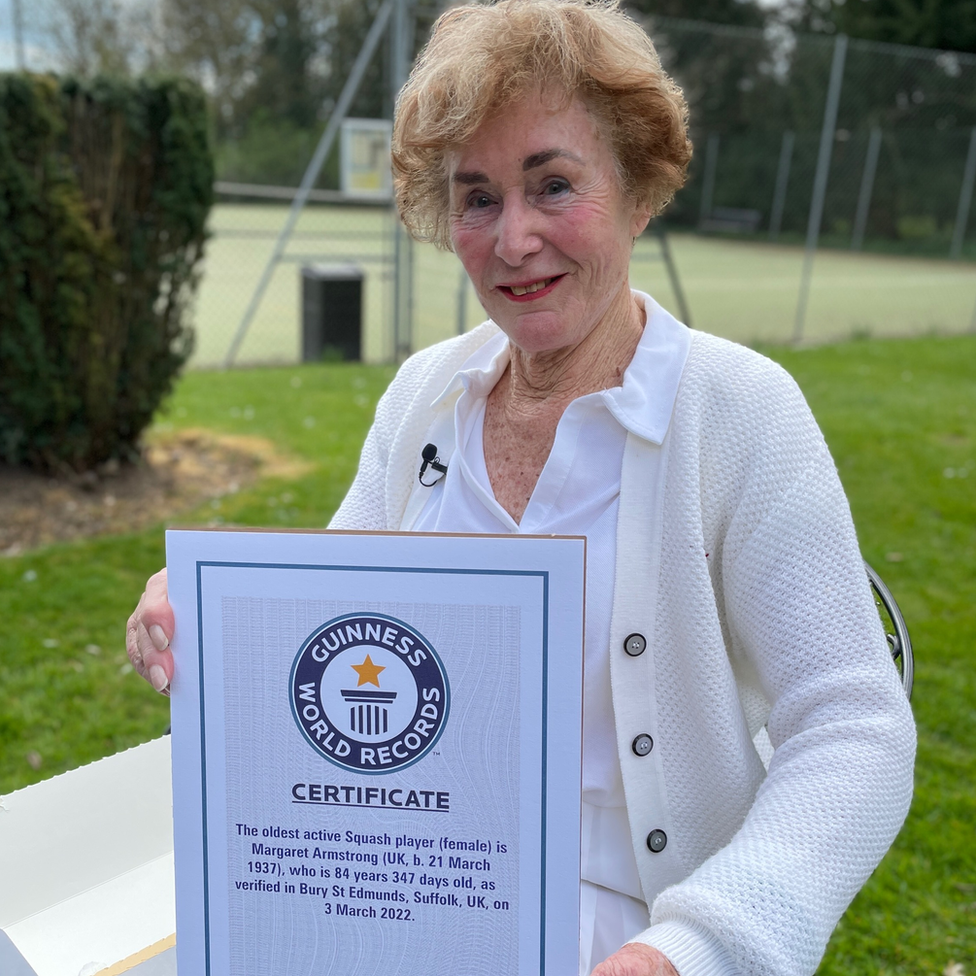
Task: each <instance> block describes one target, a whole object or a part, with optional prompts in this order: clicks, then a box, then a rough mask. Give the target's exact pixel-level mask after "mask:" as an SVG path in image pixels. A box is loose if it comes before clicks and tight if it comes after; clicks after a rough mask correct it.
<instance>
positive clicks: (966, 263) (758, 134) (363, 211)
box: [194, 18, 976, 366]
mask: <svg viewBox="0 0 976 976" xmlns="http://www.w3.org/2000/svg"><path fill="white" fill-rule="evenodd" d="M647 28H648V30H649V32H650V33H651V36H652V37H653V38H654V40H655V42H656V44H657V46H658V49H659V51H660V53H661V57H662V60H663V62H664V64H665V66H666V68H667V69H668V70H669V71H670V72H671V73H672V74H673V75H674V76H675V77H676V78H677V80H678V81H679V82H680V83H681V85H682V86H683V88H684V90H685V93H686V95H687V97H688V101H689V104H690V108H691V123H692V133H693V137H694V141H695V146H696V152H695V157H694V160H693V163H692V167H691V171H690V177H689V181H688V184H687V186H686V187H685V188H684V189H683V190H682V191H681V192H680V193H679V195H678V197H677V199H676V200H675V201H674V203H673V204H672V206H671V207H670V208H669V210H668V212H667V214H666V215H665V225H666V227H667V228H668V230H669V238H670V241H671V244H672V249H673V253H674V258H675V265H676V269H677V277H678V279H679V281H680V285H681V287H682V288H683V290H684V292H685V294H686V296H687V310H688V313H687V314H688V317H690V319H691V323H692V324H693V325H695V326H696V327H699V328H703V329H706V330H708V331H711V332H716V333H718V334H721V335H726V336H729V337H731V338H734V339H737V340H739V341H744V342H752V341H758V340H762V341H788V340H790V339H791V338H799V337H802V338H804V339H809V340H814V341H822V340H826V339H840V338H845V337H850V336H852V335H869V334H870V335H896V334H917V333H920V332H932V331H937V332H958V331H964V330H966V329H970V328H976V265H974V263H973V262H974V259H976V226H973V224H976V221H973V222H971V221H970V210H971V204H972V196H973V187H974V183H976V56H973V55H965V54H958V53H952V52H939V51H929V50H923V49H917V48H907V47H901V46H896V45H887V44H877V43H871V42H865V41H856V40H850V41H847V39H846V38H842V39H838V38H832V37H828V36H824V35H796V34H793V33H791V32H789V31H786V30H782V29H769V30H766V31H762V30H752V29H745V28H730V27H720V26H716V25H709V24H703V23H700V22H695V21H684V20H675V19H670V18H656V19H654V20H652V21H649V22H648V24H647ZM832 76H833V77H834V84H833V86H832V85H831V78H832ZM818 186H819V190H818ZM220 189H221V191H222V192H221V194H220V197H219V201H220V202H219V203H218V205H217V206H216V207H215V210H214V214H213V219H212V222H211V230H212V232H213V236H212V238H211V241H210V244H209V249H208V256H207V264H206V268H205V271H204V276H203V280H202V284H201V289H200V294H199V297H198V301H197V306H196V315H195V321H196V326H197V334H198V341H197V352H196V354H195V358H194V363H195V364H196V365H198V366H213V365H219V364H222V363H224V362H225V361H226V360H227V357H228V353H229V351H230V350H231V349H232V348H233V347H234V340H235V336H236V337H238V338H240V336H239V332H240V326H241V323H242V321H243V319H244V317H245V312H246V309H247V307H248V304H249V301H250V299H251V298H252V295H253V294H254V290H255V286H256V283H257V280H258V279H259V278H260V276H261V274H262V271H263V270H264V268H265V266H266V265H267V263H268V259H269V257H270V256H271V254H272V252H273V249H274V245H275V240H276V238H277V237H278V233H279V231H280V230H281V228H282V226H283V225H284V223H285V220H286V217H287V197H288V196H289V191H287V190H281V189H277V190H276V189H274V188H268V187H265V188H259V189H257V190H255V189H253V188H246V187H227V186H223V187H221V188H220ZM282 197H284V198H285V199H282ZM817 248H819V249H818V250H817ZM815 250H816V259H815V260H814V252H815ZM661 256H662V252H661V243H660V240H659V239H658V238H657V237H655V236H653V235H648V236H647V237H646V238H643V239H641V241H639V242H638V244H637V247H636V249H635V260H634V264H633V267H632V281H633V283H634V284H635V286H637V287H641V288H644V289H646V290H648V291H650V292H651V293H652V294H654V295H655V296H656V297H658V299H659V300H660V301H661V302H662V304H664V305H665V306H667V307H669V308H671V309H673V310H674V311H675V312H676V313H679V312H680V311H681V303H680V301H679V296H678V294H677V293H676V291H675V279H674V276H673V275H669V274H668V273H667V268H666V265H665V263H663V262H661V261H659V260H656V259H658V258H660V257H661ZM312 263H343V264H349V263H351V264H355V265H358V266H360V267H361V268H362V270H363V272H364V280H365V285H364V314H363V344H362V349H363V357H364V358H365V359H366V360H367V361H374V362H377V361H388V360H391V359H394V358H396V357H397V356H398V355H402V354H403V353H404V351H405V350H406V349H407V348H408V347H409V348H412V349H417V348H421V347H423V346H425V345H428V344H430V343H432V342H435V341H437V340H439V339H442V338H446V337H447V336H450V335H452V334H454V333H455V332H457V331H458V330H459V329H464V328H469V327H471V326H472V325H473V324H475V323H476V322H477V321H479V320H480V318H481V309H480V306H479V305H478V302H477V299H476V297H475V295H474V293H473V291H472V290H471V288H470V286H469V285H468V284H467V283H466V282H465V280H464V278H463V274H462V273H461V270H460V266H459V265H458V262H457V260H456V259H455V258H454V257H453V255H450V254H444V253H442V252H438V251H436V250H435V249H434V248H433V247H430V246H413V247H405V246H404V244H403V240H402V237H401V240H400V243H399V245H398V244H397V241H396V221H395V216H394V214H393V213H392V211H391V209H390V208H389V206H376V205H373V206H366V205H363V204H359V205H351V204H350V201H349V200H348V199H343V198H342V197H341V194H338V193H335V192H331V193H330V192H328V191H319V192H318V193H317V195H316V194H313V199H312V201H311V202H310V204H309V205H308V206H307V207H306V208H305V210H304V211H303V213H302V216H301V218H300V220H299V222H298V224H297V225H296V228H295V232H294V233H293V234H292V235H291V238H290V240H289V242H288V246H287V248H286V249H285V251H284V252H283V257H282V260H281V261H280V262H279V263H278V264H277V265H276V267H275V270H274V274H273V276H272V278H271V281H270V284H269V286H268V289H267V291H266V293H265V294H264V296H263V298H262V299H261V301H260V303H259V304H258V307H257V309H256V312H255V315H254V317H253V320H252V321H251V322H250V324H249V325H248V326H247V330H246V332H245V334H244V335H243V338H242V341H241V342H240V346H239V349H237V350H236V353H235V356H234V361H235V362H238V363H256V362H284V361H291V362H294V361H296V360H297V359H299V358H300V357H301V334H302V321H301V320H302V306H301V297H300V268H301V266H302V265H303V264H312ZM398 268H399V272H398V270H397V269H398ZM398 273H399V274H400V276H401V277H400V281H401V288H400V290H399V291H396V290H395V288H394V283H395V280H396V278H397V274H398ZM397 323H398V324H397ZM397 329H399V335H397V333H396V330H397Z"/></svg>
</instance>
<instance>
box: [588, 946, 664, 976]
mask: <svg viewBox="0 0 976 976" xmlns="http://www.w3.org/2000/svg"><path fill="white" fill-rule="evenodd" d="M591 976H678V970H677V969H675V968H674V966H672V965H671V963H670V962H668V959H667V956H665V955H664V954H663V953H661V952H659V951H658V950H657V949H653V948H651V946H646V945H644V944H643V943H640V942H628V943H627V944H626V945H625V946H624V947H623V948H621V949H618V950H617V951H616V952H615V953H614V954H613V955H612V956H610V958H609V959H604V960H603V962H601V963H600V965H599V966H597V967H596V969H594V970H593V973H592V974H591Z"/></svg>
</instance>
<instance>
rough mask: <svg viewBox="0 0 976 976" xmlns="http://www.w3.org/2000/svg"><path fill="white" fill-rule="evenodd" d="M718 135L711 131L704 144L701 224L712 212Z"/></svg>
mask: <svg viewBox="0 0 976 976" xmlns="http://www.w3.org/2000/svg"><path fill="white" fill-rule="evenodd" d="M718 143H719V135H718V133H717V132H713V133H712V134H711V135H710V136H709V137H708V143H707V145H706V146H705V181H704V183H703V184H702V195H701V208H700V210H699V213H698V225H699V226H701V225H702V224H704V223H705V221H706V220H708V218H709V217H710V216H711V214H712V200H713V199H714V197H715V170H716V167H717V166H718Z"/></svg>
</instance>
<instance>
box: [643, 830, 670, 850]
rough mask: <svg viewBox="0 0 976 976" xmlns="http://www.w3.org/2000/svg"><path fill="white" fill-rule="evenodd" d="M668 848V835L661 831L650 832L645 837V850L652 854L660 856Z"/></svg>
mask: <svg viewBox="0 0 976 976" xmlns="http://www.w3.org/2000/svg"><path fill="white" fill-rule="evenodd" d="M667 846H668V835H667V834H666V833H665V832H664V831H663V830H652V831H651V832H650V833H649V834H648V835H647V849H648V850H649V851H650V852H651V853H652V854H660V853H661V851H663V850H664V848H665V847H667Z"/></svg>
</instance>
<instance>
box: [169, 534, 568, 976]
mask: <svg viewBox="0 0 976 976" xmlns="http://www.w3.org/2000/svg"><path fill="white" fill-rule="evenodd" d="M584 563H585V541H584V540H583V539H581V538H554V537H549V538H535V537H528V536H504V537H498V536H448V535H421V534H414V533H392V534H379V533H378V534H369V533H365V534H355V533H332V532H318V533H274V532H256V531H207V530H199V531H190V530H187V531H170V532H168V533H167V564H168V566H169V596H170V602H171V603H172V605H173V608H174V610H175V612H176V620H177V625H176V637H175V639H174V642H173V653H174V656H175V659H176V674H175V677H174V681H173V685H172V717H173V802H174V822H175V849H176V882H177V956H178V964H179V968H180V971H181V972H184V971H185V972H188V973H199V974H201V976H304V974H316V976H375V974H380V973H382V974H383V976H440V974H443V976H457V974H458V973H463V974H465V976H481V974H484V976H498V974H506V976H508V974H512V976H515V974H518V976H530V974H531V976H557V974H558V976H565V974H566V973H574V972H576V970H577V965H578V952H579V948H578V947H579V831H580V767H581V745H580V742H581V703H582V644H583V586H584Z"/></svg>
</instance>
